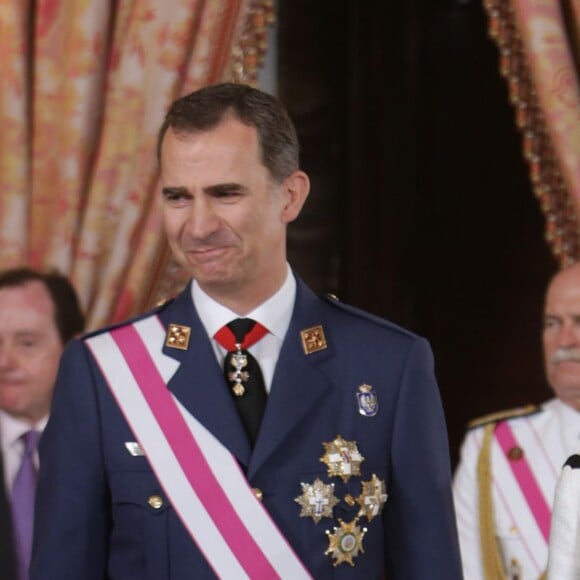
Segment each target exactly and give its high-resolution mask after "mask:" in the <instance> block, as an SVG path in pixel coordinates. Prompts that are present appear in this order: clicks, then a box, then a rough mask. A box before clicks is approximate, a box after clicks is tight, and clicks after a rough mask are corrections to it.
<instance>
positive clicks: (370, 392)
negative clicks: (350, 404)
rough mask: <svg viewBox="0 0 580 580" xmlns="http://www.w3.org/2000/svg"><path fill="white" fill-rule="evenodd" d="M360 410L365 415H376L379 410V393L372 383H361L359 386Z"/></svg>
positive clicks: (357, 395)
mask: <svg viewBox="0 0 580 580" xmlns="http://www.w3.org/2000/svg"><path fill="white" fill-rule="evenodd" d="M356 398H357V400H358V412H359V413H360V414H361V415H364V416H365V417H374V416H375V415H376V414H377V413H378V412H379V400H378V398H377V393H376V392H375V390H374V389H373V388H372V387H371V386H370V385H366V384H364V385H361V386H360V387H359V388H358V391H357V394H356Z"/></svg>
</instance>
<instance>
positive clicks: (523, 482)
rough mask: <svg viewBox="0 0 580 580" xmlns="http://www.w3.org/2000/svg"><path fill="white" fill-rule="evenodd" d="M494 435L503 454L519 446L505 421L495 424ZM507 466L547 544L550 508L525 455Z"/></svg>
mask: <svg viewBox="0 0 580 580" xmlns="http://www.w3.org/2000/svg"><path fill="white" fill-rule="evenodd" d="M495 437H496V439H497V442H498V443H499V445H500V447H501V449H502V451H503V453H504V455H505V456H507V455H508V453H509V451H510V449H514V448H517V447H519V443H518V441H517V440H516V437H515V435H514V433H513V431H512V429H511V428H510V426H509V424H508V422H507V421H502V422H501V423H500V424H499V425H498V426H497V428H496V430H495ZM509 466H510V468H511V471H512V473H513V476H514V478H515V480H516V481H517V483H518V486H519V488H520V490H521V492H522V494H523V496H524V497H525V499H526V502H527V504H528V507H529V509H530V512H531V513H532V515H533V517H534V520H535V522H536V524H537V526H538V528H539V530H540V531H541V534H542V536H543V538H544V540H545V542H546V544H547V543H548V540H549V537H550V517H551V510H550V506H549V505H548V503H547V501H546V499H545V497H544V494H543V493H542V490H541V489H540V486H539V485H538V481H537V479H536V477H535V475H534V473H533V471H532V469H531V467H530V465H529V464H528V461H527V458H526V456H525V455H523V456H522V457H521V458H519V459H517V460H514V461H509Z"/></svg>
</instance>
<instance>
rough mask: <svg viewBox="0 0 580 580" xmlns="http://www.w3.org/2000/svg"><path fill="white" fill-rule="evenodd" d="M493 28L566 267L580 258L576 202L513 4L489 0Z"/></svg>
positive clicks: (550, 229)
mask: <svg viewBox="0 0 580 580" xmlns="http://www.w3.org/2000/svg"><path fill="white" fill-rule="evenodd" d="M484 7H485V10H486V12H487V15H488V33H489V35H490V37H491V38H492V39H493V40H494V41H495V43H496V45H497V47H498V50H499V55H500V57H499V71H500V73H501V75H502V76H503V77H504V78H505V79H506V82H507V85H508V89H509V97H510V102H511V104H512V105H513V107H514V108H515V117H516V125H517V127H518V129H519V130H520V132H521V134H522V149H523V154H524V158H525V159H526V161H527V163H528V167H529V174H530V179H531V182H532V186H533V191H534V194H535V196H536V197H537V198H538V201H539V204H540V207H541V209H542V212H543V213H544V216H545V218H546V229H545V238H546V241H547V242H548V245H549V246H550V249H551V250H552V253H553V254H554V256H555V257H556V259H557V260H558V262H559V264H560V267H562V268H564V267H566V266H568V265H570V264H572V263H573V262H575V261H576V259H577V257H578V253H579V248H580V240H579V233H578V222H577V219H576V212H575V208H574V204H573V202H572V199H571V198H570V195H569V193H568V190H567V188H566V184H565V183H564V179H563V177H562V174H561V172H560V169H559V167H558V161H557V158H556V155H555V152H554V148H553V145H552V141H551V139H550V136H549V133H548V129H547V126H546V122H545V120H544V116H543V114H542V110H541V107H540V105H539V102H538V98H537V95H536V91H535V89H534V85H533V81H532V78H531V73H530V69H529V67H528V63H527V61H526V55H525V52H524V47H523V43H522V41H521V38H520V35H519V32H518V30H517V24H516V17H515V14H514V11H513V7H512V3H511V2H506V1H505V0H484Z"/></svg>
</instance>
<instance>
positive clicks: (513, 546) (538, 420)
mask: <svg viewBox="0 0 580 580" xmlns="http://www.w3.org/2000/svg"><path fill="white" fill-rule="evenodd" d="M543 349H544V362H545V371H546V378H547V381H548V383H549V385H550V386H551V388H552V389H553V391H554V393H555V395H556V397H555V398H553V399H550V400H549V401H546V402H545V403H543V404H542V405H540V406H535V405H528V406H526V407H521V408H518V409H514V410H511V411H505V412H500V413H495V414H492V415H488V416H486V417H483V418H481V419H478V420H475V421H472V422H471V423H470V428H469V431H468V433H467V435H466V437H465V440H464V443H463V445H462V450H461V461H460V464H459V467H458V469H457V472H456V474H455V480H454V496H455V507H456V512H457V519H458V528H459V539H460V545H461V552H462V560H463V571H464V575H465V578H469V580H479V579H485V580H492V579H493V580H495V579H496V578H507V579H513V580H515V579H517V580H528V579H529V580H532V579H533V580H537V579H538V578H542V577H544V576H545V573H546V566H547V561H548V540H549V533H550V517H551V511H552V505H553V498H554V491H555V488H556V483H557V480H558V476H559V474H560V470H561V467H562V465H563V464H564V462H565V461H566V459H567V458H568V457H569V456H570V455H571V454H572V453H573V452H574V451H575V450H576V449H577V448H578V446H579V443H580V413H579V411H580V264H575V265H573V266H571V267H569V268H567V269H565V270H562V271H560V272H559V273H557V274H556V275H555V276H554V277H553V278H552V280H551V282H550V284H549V286H548V291H547V293H546V300H545V309H544V329H543Z"/></svg>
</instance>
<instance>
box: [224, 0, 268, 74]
mask: <svg viewBox="0 0 580 580" xmlns="http://www.w3.org/2000/svg"><path fill="white" fill-rule="evenodd" d="M275 18H276V17H275V10H274V0H251V1H250V4H249V7H248V16H247V18H246V21H245V22H244V24H243V27H242V30H241V34H240V35H239V38H238V40H237V41H236V42H235V43H234V45H233V47H232V57H231V63H230V76H231V79H232V81H233V82H236V83H245V84H249V85H255V84H256V83H257V81H258V71H259V69H260V67H261V66H262V64H263V62H264V57H265V56H266V50H267V48H268V26H271V25H272V24H273V23H274V21H275Z"/></svg>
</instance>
